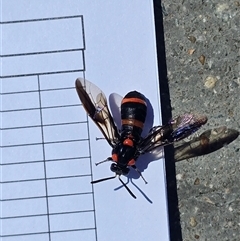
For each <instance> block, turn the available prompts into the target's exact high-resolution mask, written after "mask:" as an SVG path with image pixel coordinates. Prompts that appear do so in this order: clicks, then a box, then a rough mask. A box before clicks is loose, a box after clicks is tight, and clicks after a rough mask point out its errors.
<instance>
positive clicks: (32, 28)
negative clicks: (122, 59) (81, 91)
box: [1, 16, 97, 241]
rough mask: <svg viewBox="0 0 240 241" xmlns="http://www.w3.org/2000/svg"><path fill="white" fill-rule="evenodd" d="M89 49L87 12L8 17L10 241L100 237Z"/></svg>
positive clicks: (4, 166) (5, 171)
mask: <svg viewBox="0 0 240 241" xmlns="http://www.w3.org/2000/svg"><path fill="white" fill-rule="evenodd" d="M65 35H68V36H71V38H69V41H68V42H64V41H63V39H64V36H65ZM65 39H66V38H65ZM84 50H85V40H84V25H83V17H82V16H70V17H59V18H49V19H32V20H23V21H12V22H2V72H1V78H2V79H1V82H2V84H1V85H2V93H1V95H2V96H1V99H2V109H1V118H2V126H1V132H2V143H1V149H2V150H1V152H2V153H1V154H2V158H1V173H2V175H1V187H2V188H1V189H2V193H1V219H2V220H1V224H2V231H1V240H3V241H13V240H18V241H23V240H24V241H28V240H29V241H30V240H31V241H32V240H35V241H38V240H41V241H48V240H49V241H55V240H56V241H61V240H64V241H65V240H72V241H74V240H85V241H88V240H91V241H92V240H96V239H97V237H96V220H95V207H94V195H93V190H92V185H91V184H90V181H91V179H92V172H91V154H90V142H89V133H88V120H87V115H86V113H85V111H84V110H83V108H81V107H80V106H79V104H80V102H79V99H78V97H77V94H76V91H75V88H74V80H75V79H76V77H79V76H82V77H84V71H85V61H84Z"/></svg>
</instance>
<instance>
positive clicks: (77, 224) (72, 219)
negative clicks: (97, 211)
mask: <svg viewBox="0 0 240 241" xmlns="http://www.w3.org/2000/svg"><path fill="white" fill-rule="evenodd" d="M50 226H51V230H52V231H60V230H62V231H64V230H74V229H87V228H94V227H95V223H94V213H93V212H80V213H71V214H56V215H50Z"/></svg>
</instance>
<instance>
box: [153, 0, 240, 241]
mask: <svg viewBox="0 0 240 241" xmlns="http://www.w3.org/2000/svg"><path fill="white" fill-rule="evenodd" d="M157 2H158V1H155V14H156V11H161V6H160V4H158V3H157ZM161 4H162V6H163V11H162V16H160V17H156V18H157V20H156V22H157V25H156V26H157V28H160V27H159V26H160V25H161V17H162V19H163V23H162V24H163V28H164V39H165V54H166V60H165V61H166V65H167V72H166V75H167V79H168V82H167V84H168V87H169V90H168V91H169V96H170V100H171V103H167V101H166V105H165V109H166V110H165V111H166V113H167V112H169V111H170V110H171V112H172V115H173V116H175V115H178V114H179V113H183V112H198V113H201V114H206V115H207V117H208V123H207V124H206V125H205V126H204V127H203V128H202V129H201V130H199V131H198V133H200V134H201V133H202V132H203V131H205V130H208V129H212V128H216V127H219V126H227V127H228V128H232V129H235V130H238V131H239V130H240V122H239V119H240V97H239V96H240V63H239V60H240V1H234V0H229V1H218V0H212V1H204V0H202V1H196V0H191V1H187V0H186V1H184V0H182V1H178V0H175V1H174V0H168V1H166V0H165V1H162V3H161ZM158 21H159V22H160V25H159V23H158ZM157 31H158V30H157ZM159 31H161V30H160V29H159ZM160 40H161V36H160ZM160 40H159V41H158V48H159V43H161V41H160ZM163 51H164V50H163V47H160V52H159V51H158V54H159V53H163ZM158 57H159V58H160V56H158ZM161 66H164V60H163V61H162V63H161V61H160V67H161ZM160 72H161V70H160ZM160 75H161V74H160ZM162 75H164V70H163V73H162ZM165 88H166V89H165ZM164 91H165V92H164ZM162 93H163V96H162V104H165V100H167V97H166V96H167V94H168V93H167V86H166V85H164V84H162ZM164 93H165V94H166V96H164ZM163 112H164V110H163ZM170 161H171V160H170ZM170 169H171V168H170ZM170 169H169V170H170ZM169 170H168V174H169ZM172 171H173V172H175V173H174V180H175V182H174V180H170V181H168V184H171V185H170V187H169V188H170V189H171V190H170V194H169V195H170V196H169V197H170V198H169V208H170V215H171V216H170V222H171V223H170V226H171V232H172V233H171V237H172V240H184V241H188V240H200V241H205V240H219V241H224V240H230V241H239V240H240V190H239V186H240V137H238V138H237V139H236V140H235V141H233V142H232V143H231V144H229V145H227V146H224V147H223V148H221V149H220V150H218V151H216V152H213V153H211V154H208V155H204V156H200V157H194V158H191V159H187V160H183V161H180V162H177V163H176V164H174V170H173V169H172ZM174 183H175V185H174ZM172 189H175V190H176V194H177V195H176V197H177V201H176V200H175V202H174V200H172V199H174V197H173V196H174V191H172ZM171 192H172V194H171ZM171 195H173V196H171ZM171 197H172V199H171ZM176 204H177V205H178V208H175V209H174V205H176ZM178 218H179V219H180V221H178ZM178 226H179V230H178ZM173 232H175V234H173Z"/></svg>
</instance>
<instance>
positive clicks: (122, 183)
mask: <svg viewBox="0 0 240 241" xmlns="http://www.w3.org/2000/svg"><path fill="white" fill-rule="evenodd" d="M118 179H119V180H120V182H121V183H122V185H123V186H124V187H125V188H126V189H127V190H128V192H129V193H130V195H131V196H132V197H133V198H135V199H136V196H135V195H134V194H133V193H132V191H131V190H130V189H129V187H128V186H127V185H126V184H125V183H124V182H123V180H122V179H121V178H120V176H118Z"/></svg>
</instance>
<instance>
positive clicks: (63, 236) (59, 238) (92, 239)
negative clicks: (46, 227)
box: [3, 229, 97, 241]
mask: <svg viewBox="0 0 240 241" xmlns="http://www.w3.org/2000/svg"><path fill="white" fill-rule="evenodd" d="M66 240H71V241H82V240H84V241H97V239H96V231H95V229H92V230H81V231H67V232H56V233H52V234H51V241H66ZM3 241H5V240H3ZM10 241H12V240H10ZM27 241H28V240H27ZM35 241H36V240H35Z"/></svg>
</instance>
